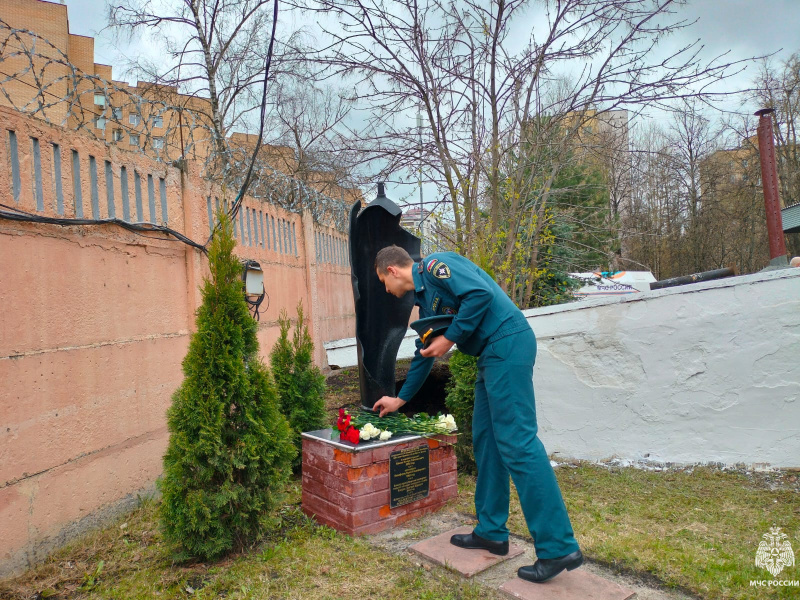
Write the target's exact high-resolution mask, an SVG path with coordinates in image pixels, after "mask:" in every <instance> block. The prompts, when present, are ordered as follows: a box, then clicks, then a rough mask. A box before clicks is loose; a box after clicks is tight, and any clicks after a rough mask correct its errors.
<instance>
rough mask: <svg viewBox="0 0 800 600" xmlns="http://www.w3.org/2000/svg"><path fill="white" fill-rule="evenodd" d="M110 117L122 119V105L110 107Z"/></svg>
mask: <svg viewBox="0 0 800 600" xmlns="http://www.w3.org/2000/svg"><path fill="white" fill-rule="evenodd" d="M111 118H112V119H116V120H117V121H119V120H120V119H122V107H121V106H115V107H114V108H112V109H111Z"/></svg>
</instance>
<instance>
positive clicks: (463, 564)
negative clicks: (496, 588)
mask: <svg viewBox="0 0 800 600" xmlns="http://www.w3.org/2000/svg"><path fill="white" fill-rule="evenodd" d="M471 532H472V527H471V526H466V527H459V528H458V529H453V530H451V531H447V532H445V533H442V534H440V535H437V536H434V537H432V538H428V539H427V540H423V541H421V542H418V543H416V544H414V545H413V546H411V547H410V548H409V549H410V550H413V551H414V552H416V553H417V554H419V555H420V556H424V557H425V558H427V559H428V560H431V561H433V562H435V563H437V564H440V565H442V566H443V567H446V568H448V569H451V570H453V571H457V572H459V573H461V574H462V575H463V576H464V577H472V576H473V575H475V574H476V573H480V572H481V571H485V570H486V569H488V568H489V567H491V566H494V565H496V564H497V563H500V562H503V561H504V560H508V559H509V558H514V557H515V556H519V555H520V554H522V553H523V551H524V550H523V549H522V548H520V547H519V546H517V545H516V544H514V543H511V544H509V549H508V554H507V555H506V556H497V555H496V554H492V553H491V552H489V551H488V550H467V549H465V548H459V547H458V546H453V545H452V544H451V543H450V537H451V536H452V535H455V534H457V533H471Z"/></svg>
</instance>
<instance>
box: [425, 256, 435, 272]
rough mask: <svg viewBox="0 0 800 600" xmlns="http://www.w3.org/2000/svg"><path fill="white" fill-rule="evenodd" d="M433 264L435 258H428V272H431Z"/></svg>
mask: <svg viewBox="0 0 800 600" xmlns="http://www.w3.org/2000/svg"><path fill="white" fill-rule="evenodd" d="M435 264H436V259H435V258H432V259H430V260H429V261H428V267H427V269H428V273H430V272H431V269H432V268H433V265H435Z"/></svg>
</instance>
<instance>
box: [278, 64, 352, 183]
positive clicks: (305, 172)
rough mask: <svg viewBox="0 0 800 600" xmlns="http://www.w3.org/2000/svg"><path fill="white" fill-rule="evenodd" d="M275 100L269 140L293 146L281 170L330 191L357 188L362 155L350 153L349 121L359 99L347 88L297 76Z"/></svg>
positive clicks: (284, 83) (280, 84) (283, 84)
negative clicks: (354, 185)
mask: <svg viewBox="0 0 800 600" xmlns="http://www.w3.org/2000/svg"><path fill="white" fill-rule="evenodd" d="M271 99H272V102H273V110H272V114H271V127H270V133H269V140H270V141H271V142H272V143H277V144H282V145H284V146H288V147H289V148H292V150H293V153H292V156H291V157H287V156H284V157H283V159H282V160H280V166H281V168H282V169H285V170H286V171H287V172H289V173H290V174H291V175H292V176H293V177H295V178H297V179H299V180H300V181H303V182H305V183H315V184H317V187H318V189H320V190H321V191H323V192H325V193H327V194H329V195H335V194H336V191H337V190H336V189H337V188H341V187H347V186H351V185H352V183H353V181H352V180H353V176H354V169H355V164H354V163H356V162H357V161H358V157H355V156H353V155H352V151H348V148H349V147H351V146H352V143H351V142H350V140H349V139H348V137H347V131H348V130H347V127H346V124H345V121H346V119H347V117H348V115H349V114H350V112H351V111H352V108H353V102H352V100H350V99H349V98H348V97H347V95H346V94H345V93H344V91H343V90H337V89H335V88H334V87H332V86H317V85H315V84H314V83H313V82H311V81H309V80H308V79H305V78H303V77H296V76H293V77H286V78H284V79H283V80H282V81H280V82H278V83H277V85H276V86H275V88H274V89H273V93H272V94H271Z"/></svg>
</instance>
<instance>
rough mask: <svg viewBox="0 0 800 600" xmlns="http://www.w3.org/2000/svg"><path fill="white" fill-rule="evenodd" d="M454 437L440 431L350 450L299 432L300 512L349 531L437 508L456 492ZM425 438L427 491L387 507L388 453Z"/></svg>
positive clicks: (391, 524)
mask: <svg viewBox="0 0 800 600" xmlns="http://www.w3.org/2000/svg"><path fill="white" fill-rule="evenodd" d="M455 441H456V437H455V436H441V437H440V438H438V439H422V440H420V439H416V440H413V441H410V442H398V443H397V444H393V445H389V446H382V447H379V448H375V449H374V450H362V451H359V452H349V451H346V450H340V449H338V448H336V447H335V446H333V445H332V444H328V443H326V442H324V441H322V440H315V439H311V438H307V437H304V438H303V500H302V509H303V512H305V513H306V514H308V515H310V516H313V517H314V518H315V519H316V520H317V521H319V522H320V523H323V524H325V525H328V526H330V527H333V528H334V529H336V530H338V531H342V532H344V533H347V534H348V535H352V536H358V535H365V534H370V533H377V532H379V531H383V530H385V529H389V528H390V527H394V526H396V525H400V524H402V523H405V522H406V521H408V520H410V519H414V518H417V517H420V516H422V515H425V514H428V513H432V512H436V511H437V510H439V509H440V508H441V507H442V505H443V504H444V503H445V502H447V501H448V500H450V499H451V498H454V497H455V496H456V495H457V494H458V485H457V472H456V457H455V451H454V446H453V444H455ZM426 444H427V445H428V447H429V448H430V488H429V489H430V493H429V494H428V496H427V497H426V498H423V499H421V500H417V501H416V502H411V503H409V504H405V505H402V506H398V507H396V508H390V505H389V503H390V489H389V455H390V454H391V453H392V452H396V451H398V450H405V449H408V448H416V447H419V446H424V445H426Z"/></svg>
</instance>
